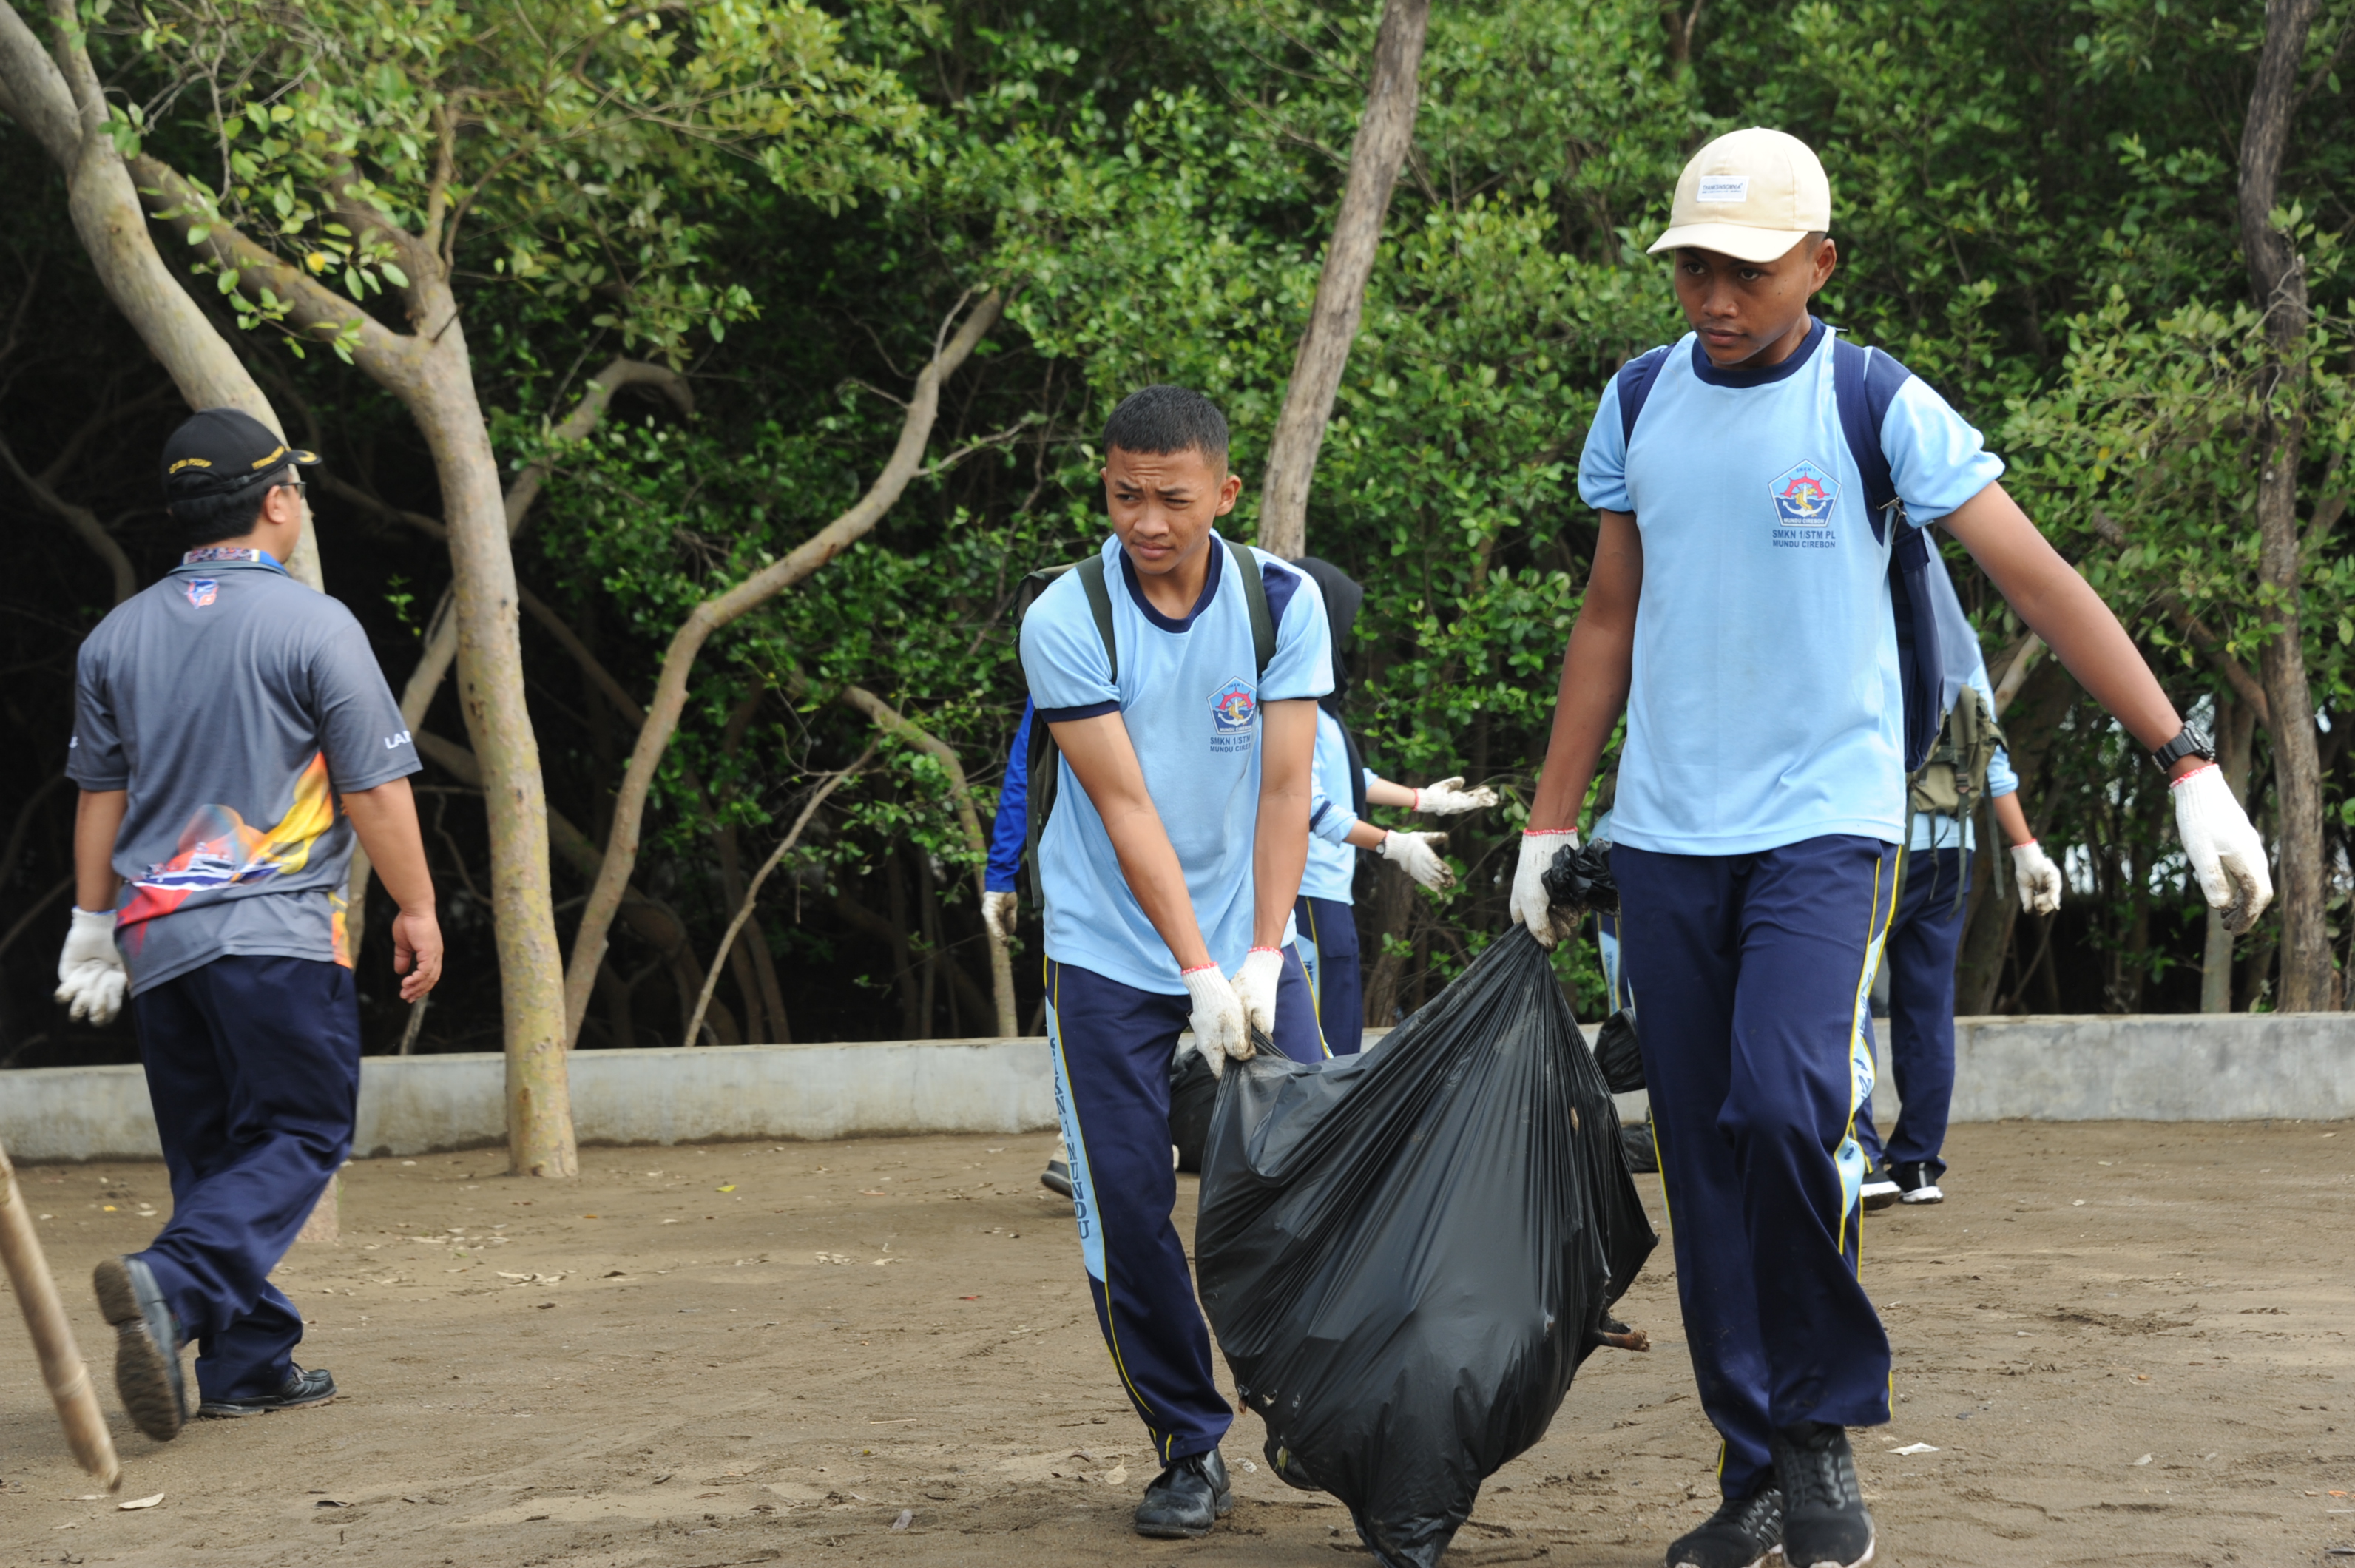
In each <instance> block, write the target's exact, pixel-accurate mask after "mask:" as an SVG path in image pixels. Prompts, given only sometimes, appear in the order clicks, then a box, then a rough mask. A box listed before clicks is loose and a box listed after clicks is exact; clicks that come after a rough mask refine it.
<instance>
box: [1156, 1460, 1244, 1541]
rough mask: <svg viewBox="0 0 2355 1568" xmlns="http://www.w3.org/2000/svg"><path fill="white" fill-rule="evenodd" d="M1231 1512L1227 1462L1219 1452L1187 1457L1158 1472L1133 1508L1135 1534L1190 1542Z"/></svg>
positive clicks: (1232, 1494)
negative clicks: (1143, 1498)
mask: <svg viewBox="0 0 2355 1568" xmlns="http://www.w3.org/2000/svg"><path fill="white" fill-rule="evenodd" d="M1234 1510H1235V1494H1234V1491H1233V1489H1232V1488H1230V1487H1229V1486H1228V1485H1227V1462H1226V1461H1225V1460H1224V1459H1221V1458H1220V1457H1219V1451H1218V1450H1217V1449H1216V1448H1213V1449H1211V1450H1210V1451H1209V1453H1207V1454H1194V1455H1189V1456H1187V1457H1186V1458H1183V1459H1180V1460H1178V1461H1177V1463H1176V1464H1174V1465H1172V1466H1170V1467H1168V1468H1167V1469H1166V1470H1164V1471H1162V1472H1161V1474H1160V1475H1159V1477H1156V1479H1155V1480H1154V1483H1153V1484H1152V1485H1151V1486H1149V1487H1147V1488H1145V1500H1144V1501H1143V1502H1141V1503H1139V1504H1137V1505H1136V1533H1137V1534H1139V1535H1149V1536H1152V1537H1154V1538H1155V1539H1156V1540H1160V1541H1193V1540H1196V1539H1198V1538H1199V1537H1201V1536H1205V1535H1208V1534H1209V1533H1210V1526H1211V1525H1213V1524H1215V1523H1217V1522H1218V1521H1219V1520H1222V1519H1224V1518H1226V1517H1227V1515H1229V1514H1231V1513H1232V1512H1234Z"/></svg>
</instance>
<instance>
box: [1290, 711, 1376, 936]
mask: <svg viewBox="0 0 2355 1568" xmlns="http://www.w3.org/2000/svg"><path fill="white" fill-rule="evenodd" d="M1373 776H1374V770H1373V769H1371V768H1368V769H1367V770H1366V777H1367V779H1368V780H1369V781H1370V780H1371V779H1372V778H1373ZM1356 799H1357V791H1355V790H1353V789H1351V788H1350V787H1349V742H1348V741H1347V740H1346V739H1344V738H1343V736H1342V734H1341V721H1340V720H1338V719H1336V718H1334V717H1333V716H1332V715H1331V714H1330V713H1327V712H1326V711H1325V710H1324V709H1321V708H1320V709H1317V710H1316V795H1315V797H1314V798H1312V799H1311V800H1310V801H1309V803H1308V869H1307V870H1305V871H1304V872H1302V873H1301V876H1300V891H1301V895H1302V896H1303V897H1305V898H1312V899H1332V900H1334V901H1337V902H1339V903H1348V902H1349V901H1350V895H1351V888H1352V884H1354V883H1355V882H1356V880H1357V878H1358V848H1357V846H1356V845H1354V844H1351V843H1350V842H1349V829H1351V828H1352V827H1356V826H1358V814H1357V813H1356V812H1355V811H1354V810H1352V809H1350V803H1351V802H1352V801H1354V800H1356Z"/></svg>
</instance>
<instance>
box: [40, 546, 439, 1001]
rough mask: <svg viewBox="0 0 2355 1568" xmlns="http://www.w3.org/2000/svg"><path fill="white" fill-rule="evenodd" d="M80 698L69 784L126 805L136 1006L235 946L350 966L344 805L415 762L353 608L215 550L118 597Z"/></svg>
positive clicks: (123, 868) (125, 928)
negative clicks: (141, 997)
mask: <svg viewBox="0 0 2355 1568" xmlns="http://www.w3.org/2000/svg"><path fill="white" fill-rule="evenodd" d="M197 553H198V554H199V555H203V554H206V553H208V552H203V551H199V552H197ZM223 557H228V558H227V559H223ZM74 695H75V703H74V737H73V743H72V749H71V752H70V753H69V758H68V761H67V763H66V773H67V775H68V776H69V777H70V778H71V779H72V780H73V781H74V783H76V784H80V786H81V787H82V788H84V789H89V790H116V789H120V790H127V791H128V792H129V794H130V800H129V803H128V809H127V814H126V815H125V816H124V817H123V831H122V833H121V834H120V835H119V836H118V837H116V838H115V841H114V869H116V870H117V871H119V872H121V873H122V875H123V880H124V881H125V882H126V883H127V884H128V886H126V887H125V888H124V889H123V901H122V904H121V905H120V907H119V910H118V912H117V915H116V923H115V940H116V941H117V942H118V943H119V944H121V945H122V948H123V962H124V964H125V965H127V966H128V967H129V969H130V971H131V989H132V991H133V994H134V995H135V994H137V993H138V992H141V991H144V990H147V989H148V988H149V987H154V986H158V985H161V984H162V983H163V982H165V981H166V980H169V979H171V978H172V977H173V976H177V975H183V974H186V972H187V971H189V970H191V969H194V968H196V967H197V966H198V965H203V964H208V963H210V962H212V961H213V960H214V959H216V958H219V957H223V956H226V955H232V954H241V955H271V956H281V957H289V958H320V959H331V960H333V961H334V962H336V963H338V964H342V965H346V966H348V965H350V963H351V958H350V955H349V953H348V951H347V950H346V945H345V943H344V896H343V886H344V878H345V874H346V869H348V867H349V865H350V862H351V858H352V842H353V839H352V827H351V822H350V819H349V818H347V817H346V816H344V813H343V809H342V806H341V805H340V803H339V802H338V801H337V799H336V795H338V794H340V793H343V792H346V791H349V790H363V789H374V788H375V787H376V786H377V785H378V784H389V783H390V782H391V781H392V780H394V779H397V778H400V777H403V776H405V775H407V774H409V773H415V772H416V771H417V767H418V763H417V748H416V747H415V746H414V745H412V744H411V743H410V738H409V731H408V730H407V729H406V728H405V727H404V726H403V725H402V723H401V719H400V705H399V704H398V703H396V702H395V701H394V700H393V698H392V692H391V691H390V689H389V688H387V687H386V685H385V683H384V675H383V672H382V671H380V670H379V669H378V667H377V663H376V656H375V655H373V654H372V653H370V652H369V651H368V638H367V635H365V634H364V633H362V632H361V630H360V625H359V623H358V622H357V621H356V620H354V619H353V618H352V613H351V612H350V611H349V610H346V608H344V606H343V605H342V604H341V603H337V602H336V601H335V600H333V599H330V598H328V597H327V596H326V595H325V594H324V593H314V592H312V591H311V590H310V589H308V588H305V587H304V586H303V585H302V584H301V583H299V582H296V581H293V579H291V578H289V577H288V576H287V575H286V573H285V572H284V571H281V570H280V569H279V567H278V565H277V564H276V563H275V562H274V561H272V560H271V559H270V558H269V557H268V556H266V555H262V554H261V552H259V551H244V552H239V556H237V557H229V552H226V551H223V552H221V555H220V556H217V557H215V558H214V559H208V560H196V561H192V562H189V563H186V564H183V565H182V566H180V567H179V568H178V569H177V570H176V571H173V572H172V573H171V574H170V575H168V576H166V577H165V578H164V579H163V580H162V581H159V582H157V583H155V585H154V586H153V587H151V588H148V589H147V590H145V591H144V592H141V593H137V594H134V595H133V596H132V597H131V598H129V599H127V600H125V601H124V602H123V603H121V604H118V605H116V606H115V608H114V611H113V613H112V614H110V615H108V616H107V617H106V619H105V620H103V621H101V622H100V623H99V624H98V629H97V630H95V631H93V632H92V633H91V635H90V636H89V637H88V638H87V639H86V640H85V641H84V642H83V643H82V645H81V658H80V669H79V672H78V677H77V679H76V683H75V694H74Z"/></svg>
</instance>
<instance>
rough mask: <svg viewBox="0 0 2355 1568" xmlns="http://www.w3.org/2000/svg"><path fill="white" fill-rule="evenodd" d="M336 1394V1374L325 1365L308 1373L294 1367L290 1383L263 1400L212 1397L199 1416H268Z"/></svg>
mask: <svg viewBox="0 0 2355 1568" xmlns="http://www.w3.org/2000/svg"><path fill="white" fill-rule="evenodd" d="M335 1397H336V1374H335V1373H333V1372H331V1371H327V1370H326V1369H325V1368H324V1367H322V1368H321V1369H319V1370H318V1371H315V1372H306V1371H304V1370H303V1369H302V1368H300V1367H291V1368H289V1369H288V1371H287V1373H286V1386H285V1387H284V1388H282V1389H280V1390H279V1391H278V1392H276V1393H268V1394H263V1395H262V1396H261V1398H259V1399H208V1400H207V1401H205V1402H204V1403H202V1404H200V1405H198V1406H197V1414H198V1415H214V1416H229V1415H267V1414H269V1413H271V1412H272V1411H273V1410H300V1409H302V1408H303V1407H304V1405H306V1404H325V1403H327V1402H328V1401H329V1400H331V1399H333V1398H335Z"/></svg>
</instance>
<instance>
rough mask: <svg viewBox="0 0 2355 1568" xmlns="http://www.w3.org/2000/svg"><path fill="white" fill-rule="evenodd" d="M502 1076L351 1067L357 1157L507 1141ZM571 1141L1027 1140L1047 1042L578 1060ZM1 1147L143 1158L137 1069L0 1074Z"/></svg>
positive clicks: (381, 1063) (1036, 1114)
mask: <svg viewBox="0 0 2355 1568" xmlns="http://www.w3.org/2000/svg"><path fill="white" fill-rule="evenodd" d="M505 1081H506V1069H505V1065H504V1063H503V1061H502V1060H501V1059H500V1058H499V1057H498V1056H497V1055H496V1053H491V1052H467V1053H464V1054H453V1055H447V1056H411V1057H398V1056H371V1057H368V1058H367V1059H365V1060H364V1061H362V1062H361V1064H360V1105H359V1127H358V1133H357V1136H356V1137H355V1138H354V1140H353V1150H354V1152H355V1153H357V1154H359V1155H362V1156H374V1155H411V1154H422V1153H426V1152H429V1151H432V1150H434V1149H452V1148H474V1147H483V1146H485V1145H491V1144H499V1143H504V1142H505V1141H506V1130H505V1124H504V1122H503V1121H502V1119H501V1118H502V1115H503V1114H504V1113H503V1106H504V1098H503V1086H504V1083H505ZM572 1116H573V1125H574V1127H575V1128H576V1130H577V1131H578V1133H579V1136H580V1138H581V1142H582V1143H596V1144H675V1143H704V1142H713V1141H718V1140H721V1139H728V1138H778V1139H784V1138H812V1139H815V1138H842V1137H854V1136H863V1135H872V1134H885V1133H917V1132H923V1133H1016V1132H1035V1131H1038V1130H1039V1129H1041V1128H1046V1127H1051V1126H1052V1125H1054V1123H1055V1096H1054V1086H1053V1079H1052V1076H1051V1074H1050V1071H1049V1068H1048V1061H1047V1042H1046V1041H1045V1040H891V1041H886V1042H880V1043H873V1044H858V1045H741V1046H711V1047H705V1048H701V1049H698V1050H694V1051H682V1050H658V1051H580V1052H578V1053H576V1054H575V1055H574V1056H573V1058H572ZM0 1142H5V1145H6V1147H7V1149H8V1152H9V1154H10V1156H11V1157H14V1158H16V1159H19V1160H54V1159H154V1158H156V1157H159V1155H160V1153H161V1150H160V1149H159V1148H158V1147H157V1145H156V1141H155V1116H154V1115H153V1114H152V1113H151V1112H150V1111H149V1109H148V1106H147V1083H146V1079H145V1076H144V1073H143V1072H141V1070H140V1069H139V1068H137V1067H44V1068H34V1069H30V1070H27V1071H20V1072H0Z"/></svg>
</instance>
